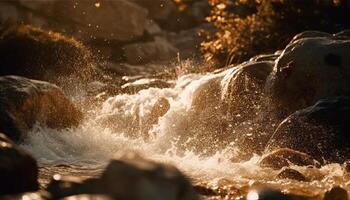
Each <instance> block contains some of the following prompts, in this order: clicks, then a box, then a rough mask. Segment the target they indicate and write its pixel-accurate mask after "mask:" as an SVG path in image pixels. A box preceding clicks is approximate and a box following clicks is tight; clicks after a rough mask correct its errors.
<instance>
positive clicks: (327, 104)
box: [267, 97, 350, 163]
mask: <svg viewBox="0 0 350 200" xmlns="http://www.w3.org/2000/svg"><path fill="white" fill-rule="evenodd" d="M349 115H350V98H349V97H334V98H327V99H322V100H320V101H318V102H317V103H316V104H315V105H313V106H311V107H308V108H305V109H303V110H299V111H297V112H295V113H293V114H292V115H290V116H289V117H288V118H286V119H285V120H284V121H283V122H282V123H281V124H280V125H279V127H278V128H277V130H276V132H275V133H274V134H273V136H272V137H271V140H270V141H269V144H268V146H267V151H272V150H276V149H278V148H291V149H295V150H297V151H301V152H305V153H307V154H309V155H310V156H312V157H313V158H315V159H317V160H319V161H321V162H324V163H327V162H339V163H343V162H344V161H346V160H348V159H349V158H350V139H349V135H348V133H349V124H350V118H349Z"/></svg>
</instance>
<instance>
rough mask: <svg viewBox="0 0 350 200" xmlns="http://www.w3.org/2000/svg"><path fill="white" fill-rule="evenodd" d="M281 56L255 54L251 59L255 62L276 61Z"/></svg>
mask: <svg viewBox="0 0 350 200" xmlns="http://www.w3.org/2000/svg"><path fill="white" fill-rule="evenodd" d="M279 56H280V54H263V55H258V56H254V57H252V58H251V59H250V60H249V61H253V62H261V61H271V62H274V61H275V60H276V59H277V58H278V57H279ZM271 71H272V69H271Z"/></svg>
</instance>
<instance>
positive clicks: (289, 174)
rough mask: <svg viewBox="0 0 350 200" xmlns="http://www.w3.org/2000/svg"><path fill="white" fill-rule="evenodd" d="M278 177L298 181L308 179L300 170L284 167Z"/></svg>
mask: <svg viewBox="0 0 350 200" xmlns="http://www.w3.org/2000/svg"><path fill="white" fill-rule="evenodd" d="M276 178H278V179H292V180H296V181H307V179H306V177H305V176H304V175H303V174H302V173H300V172H299V171H297V170H295V169H291V168H284V169H282V170H281V171H280V172H279V173H278V175H277V176H276Z"/></svg>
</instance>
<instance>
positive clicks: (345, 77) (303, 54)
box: [266, 34, 350, 117]
mask: <svg viewBox="0 0 350 200" xmlns="http://www.w3.org/2000/svg"><path fill="white" fill-rule="evenodd" d="M316 35H317V34H316ZM303 37H305V36H303ZM349 52H350V40H348V39H336V38H330V37H311V38H309V37H307V38H301V39H298V40H296V41H293V42H292V43H290V44H289V45H288V46H287V47H286V48H285V50H284V51H283V53H282V54H281V56H280V57H279V58H278V59H277V60H276V65H275V67H274V70H273V72H272V74H271V76H270V78H269V81H268V82H267V87H266V88H267V92H268V94H269V95H270V96H271V99H272V103H274V105H276V107H277V110H276V112H279V113H280V114H281V115H282V116H284V117H285V116H286V115H288V114H291V113H293V112H295V111H296V110H299V109H302V108H305V107H307V106H311V105H312V104H313V103H315V102H316V101H317V100H319V99H321V98H326V97H332V96H339V95H349V94H350V87H349V86H350V79H349V77H350V67H349V66H350V53H349Z"/></svg>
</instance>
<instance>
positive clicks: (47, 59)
mask: <svg viewBox="0 0 350 200" xmlns="http://www.w3.org/2000/svg"><path fill="white" fill-rule="evenodd" d="M123 2H124V1H123ZM135 2H138V1H137V0H135ZM135 2H133V3H132V2H124V3H122V6H125V10H121V11H120V12H118V14H123V12H126V11H127V10H126V9H127V8H129V7H133V6H134V7H135V6H136V7H137V9H139V10H138V12H136V13H130V15H137V16H135V17H134V19H135V20H136V19H138V20H140V21H141V22H142V21H143V20H145V19H147V17H152V18H154V19H157V22H158V23H159V24H162V19H163V18H164V17H165V16H166V17H170V16H172V15H171V14H169V13H171V11H169V13H167V12H165V11H164V13H162V14H159V15H156V16H150V15H149V14H148V13H147V9H149V10H151V9H156V8H152V7H147V6H151V5H148V4H143V3H142V1H140V2H138V3H135ZM2 3H6V2H2ZM22 3H23V6H25V8H26V9H27V10H28V7H26V5H25V1H24V2H22ZM56 3H57V2H56ZM57 4H59V3H57ZM111 4H113V2H111ZM124 4H125V5H124ZM7 5H9V6H11V5H12V6H13V3H11V2H10V3H9V2H7ZM30 5H32V4H30ZM33 5H34V4H33ZM59 6H63V7H64V6H66V5H61V4H59V5H54V6H53V8H57V7H59ZM80 6H82V7H79V6H78V5H77V9H83V8H84V9H90V8H89V7H88V5H85V4H83V3H82V4H81V5H80ZM84 6H87V7H84ZM93 6H94V7H95V8H96V7H99V6H101V5H98V4H96V5H93ZM102 6H103V5H102ZM110 6H112V5H110ZM164 6H169V5H166V4H164ZM192 6H193V7H195V6H199V4H197V5H192ZM202 6H203V7H205V5H202ZM73 7H74V6H73ZM134 7H133V9H132V10H133V11H135V10H137V9H136V8H134ZM145 7H146V8H147V9H145ZM69 8H71V6H69ZM101 8H102V9H106V10H105V12H108V7H101ZM38 10H40V9H38ZM61 10H62V9H61ZM47 12H49V11H47ZM53 13H55V12H53ZM49 14H50V13H49ZM51 14H52V13H51ZM55 14H57V16H62V13H55ZM60 14H61V15H60ZM37 15H38V16H40V15H42V13H40V14H37ZM47 15H48V14H47ZM47 15H44V16H47ZM50 16H51V15H50ZM66 16H67V18H66V19H75V20H74V21H73V22H74V23H78V22H79V20H87V19H85V18H84V17H81V16H80V15H79V13H78V14H77V13H75V12H70V11H69V9H68V8H67V13H66ZM146 16H147V17H146ZM181 16H182V17H186V14H183V15H181ZM101 17H102V16H101ZM187 17H188V16H187ZM34 19H35V18H34ZM50 19H51V20H54V19H55V18H54V15H53V16H52V18H50ZM98 19H99V18H98V17H96V18H94V19H89V21H92V22H91V23H93V21H94V20H98ZM121 20H122V19H121ZM73 22H72V23H73ZM141 22H137V23H138V24H139V23H141ZM80 23H82V24H83V23H85V22H80ZM120 23H121V24H123V23H122V22H120ZM145 23H146V22H145ZM193 23H195V22H193ZM146 24H147V23H146ZM124 25H125V27H123V30H129V29H130V31H131V32H132V34H134V35H137V37H143V36H142V34H143V33H144V31H143V30H139V29H140V28H142V27H139V26H137V27H134V26H132V24H124ZM189 26H190V25H186V24H182V25H181V27H182V28H183V29H187V28H188V27H189ZM191 26H192V25H191ZM85 28H86V27H85ZM104 28H105V29H104V30H105V31H104V32H103V34H104V35H99V34H102V33H101V32H98V33H94V34H95V35H97V36H100V37H107V36H106V34H108V35H109V36H111V35H110V33H111V32H115V33H117V32H118V29H117V28H118V27H113V26H111V27H109V26H108V24H105V27H104ZM109 28H111V30H109ZM143 28H145V27H143ZM162 28H164V29H165V28H167V30H171V29H172V28H174V27H171V26H170V25H169V26H166V24H163V25H162ZM89 31H96V30H94V29H91V30H90V29H89V28H87V29H86V30H85V29H84V31H83V32H84V33H89ZM108 31H110V32H108ZM119 32H120V31H119ZM77 33H79V31H77ZM176 34H180V35H181V34H183V35H186V33H185V32H177V33H176ZM170 35H171V34H170ZM97 36H96V37H97ZM128 36H130V34H124V35H123V33H122V32H121V33H120V35H118V36H115V37H116V38H119V39H123V40H127V41H132V42H131V43H128V44H124V43H123V45H125V46H124V47H125V49H124V50H125V52H124V54H125V55H128V56H127V57H126V58H125V59H126V60H124V61H125V62H124V61H123V62H119V63H117V62H107V63H106V62H104V63H103V64H102V63H101V62H100V59H99V57H98V56H95V54H94V52H93V51H92V50H91V49H89V48H88V47H87V46H85V45H84V44H83V43H82V42H81V41H80V40H79V39H75V38H68V37H66V36H64V35H63V34H61V33H58V32H52V31H50V32H49V31H46V30H44V29H41V28H36V27H33V26H29V25H16V24H8V25H7V27H6V28H4V29H3V30H2V32H1V38H0V55H2V57H1V58H0V66H1V68H0V75H1V76H0V132H1V134H0V199H9V200H17V199H18V200H19V199H26V200H39V199H40V200H44V199H67V200H68V199H101V200H104V199H128V200H129V199H131V200H133V199H135V200H136V199H137V200H138V199H142V200H145V199H152V200H153V199H179V200H180V199H181V200H195V199H247V200H253V199H325V200H326V199H327V200H328V199H341V200H343V199H344V200H345V199H348V194H347V192H348V191H349V189H350V187H349V183H350V174H349V172H350V164H349V160H350V159H349V158H350V146H349V145H350V141H349V140H350V139H349V137H348V135H347V134H348V132H349V128H348V127H349V125H348V124H349V123H350V121H349V118H348V114H349V112H350V110H349V106H350V97H349V94H350V82H349V80H350V73H349V72H350V71H349V68H350V53H349V52H350V31H349V30H344V31H342V32H340V33H336V34H330V33H324V32H317V31H306V32H303V33H300V34H298V35H296V36H295V37H294V38H293V39H292V40H291V41H290V43H289V44H288V45H287V46H286V47H285V48H284V49H280V50H277V49H276V52H275V53H273V54H268V55H257V56H255V57H253V58H251V59H250V60H249V61H246V62H244V63H241V64H238V65H233V66H227V67H226V68H223V69H219V70H216V71H210V72H205V73H191V69H194V68H200V67H201V66H200V65H201V64H198V63H197V62H195V61H193V62H191V61H189V60H184V61H179V62H178V63H175V64H166V65H165V67H164V68H167V69H171V70H170V71H171V73H169V72H165V71H164V70H159V69H160V68H159V66H160V65H159V63H157V64H155V63H151V62H149V60H147V59H150V60H155V58H154V57H152V56H154V55H158V53H157V52H154V51H148V50H149V49H152V48H153V47H154V45H156V44H154V43H157V42H164V41H168V40H169V41H173V42H174V41H177V42H181V40H175V39H174V38H173V39H174V40H171V37H169V38H154V40H152V41H153V42H149V41H148V42H144V43H142V45H143V47H142V48H140V49H139V48H137V49H138V50H135V44H134V42H135V41H134V40H131V39H130V38H128ZM153 36H154V35H153ZM153 36H152V37H153ZM76 37H78V38H80V39H81V40H84V39H82V38H84V37H83V36H82V35H79V34H77V36H76ZM154 37H155V36H154ZM174 37H175V36H174ZM116 38H109V40H115V39H116ZM118 44H121V43H118ZM156 46H157V45H156ZM156 49H157V48H156ZM170 49H172V48H170ZM144 50H145V51H144ZM158 50H159V49H158ZM161 51H163V50H161ZM180 52H181V51H180ZM149 53H151V54H149ZM166 54H167V55H169V54H168V53H166ZM135 55H143V56H141V57H140V56H136V57H135ZM96 57H97V58H96ZM172 57H173V56H172ZM139 58H140V59H139ZM162 58H163V57H162ZM164 59H165V60H167V59H168V58H164ZM133 62H135V63H137V64H135V63H133ZM141 63H142V64H141ZM137 65H139V66H137ZM140 66H142V68H141V67H140ZM146 66H147V67H146ZM163 66H164V65H163ZM141 69H142V70H141ZM187 69H189V70H188V71H186V70H187ZM179 71H180V72H179ZM175 72H179V73H176V74H175Z"/></svg>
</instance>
